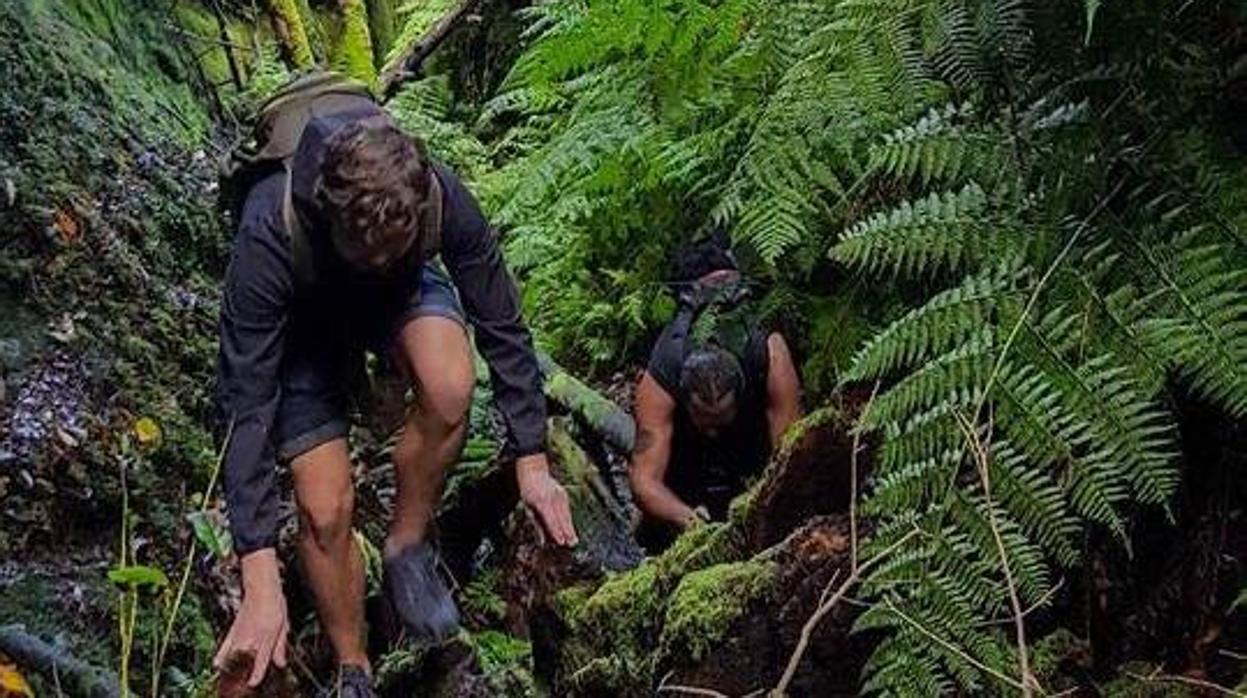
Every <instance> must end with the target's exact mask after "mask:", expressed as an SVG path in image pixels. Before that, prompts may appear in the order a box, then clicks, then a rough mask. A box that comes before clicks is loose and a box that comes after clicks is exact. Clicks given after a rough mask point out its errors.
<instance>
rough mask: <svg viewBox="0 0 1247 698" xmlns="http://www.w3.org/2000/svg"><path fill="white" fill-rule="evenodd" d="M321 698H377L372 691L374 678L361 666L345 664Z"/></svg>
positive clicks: (322, 692)
mask: <svg viewBox="0 0 1247 698" xmlns="http://www.w3.org/2000/svg"><path fill="white" fill-rule="evenodd" d="M320 695H321V698H377V694H376V693H374V692H373V690H372V677H370V676H369V675H368V672H366V671H364V668H363V667H361V666H356V665H354V664H343V665H342V666H341V667H340V668H339V669H338V676H337V678H336V679H335V681H334V682H333V684H331V685H330V686H328V687H327V688H325V690H323V691H321V694H320Z"/></svg>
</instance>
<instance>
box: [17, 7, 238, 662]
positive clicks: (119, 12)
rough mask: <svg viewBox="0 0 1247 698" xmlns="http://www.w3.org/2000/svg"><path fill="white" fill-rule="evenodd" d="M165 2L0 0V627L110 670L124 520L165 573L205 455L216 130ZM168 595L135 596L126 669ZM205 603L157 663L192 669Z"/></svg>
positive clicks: (139, 553) (204, 633)
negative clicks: (110, 575) (53, 643)
mask: <svg viewBox="0 0 1247 698" xmlns="http://www.w3.org/2000/svg"><path fill="white" fill-rule="evenodd" d="M165 7H167V4H165V3H145V2H133V1H130V0H75V1H67V2H55V3H46V2H29V1H26V0H3V1H2V2H0V84H3V85H4V88H3V90H0V502H2V504H0V622H3V623H9V622H20V623H24V624H25V625H26V626H27V629H28V630H29V631H30V632H32V633H34V634H37V635H39V636H40V637H43V638H45V639H47V640H52V639H54V638H56V639H58V640H59V642H61V643H63V644H64V645H65V647H66V649H68V650H69V651H70V652H72V653H74V654H76V655H77V656H79V657H80V658H82V659H86V660H90V661H91V662H93V663H95V664H97V665H99V666H104V667H116V666H117V655H118V650H119V647H118V646H117V644H116V641H115V638H114V636H115V635H116V634H117V633H116V631H117V616H116V611H117V600H118V592H117V591H115V590H114V589H113V588H110V586H109V585H108V582H107V578H106V576H105V573H106V571H107V570H108V569H109V567H110V566H112V565H115V564H116V563H117V560H118V557H117V555H118V550H119V541H120V538H121V533H122V526H123V524H122V519H123V517H122V512H123V511H124V512H125V514H126V516H128V518H127V519H126V521H127V523H128V533H129V535H128V539H129V542H128V547H129V550H130V553H129V555H128V557H129V560H128V562H130V563H132V564H144V565H151V566H153V567H156V568H160V569H164V570H166V571H168V572H169V576H170V577H173V576H174V575H173V570H174V561H175V560H178V559H180V558H181V556H182V555H183V552H184V549H185V544H186V542H187V533H188V529H187V526H185V525H183V524H182V522H183V519H184V515H185V514H186V513H187V511H188V510H189V509H191V508H192V507H193V506H194V498H193V493H195V492H197V491H201V490H203V488H204V487H205V486H206V484H207V482H208V476H209V472H210V469H211V466H212V463H213V460H214V458H213V444H212V439H211V437H210V435H209V433H208V431H207V425H208V419H207V418H208V415H209V401H208V391H209V390H210V378H211V371H212V362H213V358H214V345H213V330H214V326H215V315H216V306H215V303H216V302H215V289H214V284H213V282H212V281H211V279H212V278H213V277H214V276H216V275H218V274H219V272H220V269H221V268H222V267H223V263H224V253H225V244H224V243H225V241H224V239H223V237H222V235H221V233H220V228H219V226H218V224H217V219H216V217H215V214H214V212H213V209H212V201H213V196H212V195H211V189H212V187H213V186H214V181H215V180H214V171H213V167H212V165H211V159H212V151H211V144H210V136H211V133H212V121H211V119H210V116H209V114H208V112H207V111H206V108H205V106H204V105H202V104H201V103H200V102H199V101H198V99H197V97H196V93H197V88H196V87H195V85H196V80H197V79H198V76H197V73H196V72H195V71H190V70H188V69H187V65H186V63H185V62H184V61H183V59H182V57H181V54H180V53H179V52H178V51H177V50H175V48H174V47H172V46H170V42H171V40H172V37H173V35H172V34H170V33H169V32H167V31H166V30H165V28H164V27H165V26H166V24H167V23H168V22H169V20H170V17H169V16H168V15H167V14H166V12H165V9H164V8H165ZM143 418H147V419H148V420H150V422H148V421H143V422H142V425H143V426H146V427H149V428H148V429H146V430H144V429H140V430H139V432H135V429H134V427H135V425H136V423H139V420H141V419H143ZM153 425H154V426H155V430H154V431H153V430H152V429H151V428H150V427H151V426H153ZM123 482H124V485H123ZM168 601H169V599H168V597H167V596H162V595H145V596H143V597H142V598H140V600H139V613H138V615H137V618H138V626H137V628H136V629H135V632H134V635H135V637H136V643H137V646H136V648H135V649H136V652H135V660H136V661H135V665H136V666H144V667H146V666H149V664H147V663H146V660H148V659H150V656H151V652H153V651H154V646H153V645H154V641H153V637H154V636H155V634H156V631H157V628H158V625H159V623H160V613H159V609H162V608H165V607H166V606H167V603H168ZM207 613H208V609H206V608H203V607H202V605H201V603H200V602H199V600H198V597H197V596H196V595H194V594H189V595H187V597H186V599H185V600H184V602H183V604H182V607H181V612H180V614H179V616H178V619H177V624H178V627H179V631H178V632H177V633H176V634H174V636H173V637H172V641H171V646H170V650H169V657H170V659H171V660H172V661H170V662H169V665H171V666H174V665H175V666H177V667H179V668H180V669H179V670H180V671H183V672H188V673H194V672H198V671H200V670H202V669H203V668H204V666H205V662H206V660H207V658H208V657H209V655H208V651H209V649H210V648H211V646H212V643H213V637H212V636H213V631H212V628H211V626H210V625H209V623H208V622H207V619H206V614H207ZM140 662H141V663H140Z"/></svg>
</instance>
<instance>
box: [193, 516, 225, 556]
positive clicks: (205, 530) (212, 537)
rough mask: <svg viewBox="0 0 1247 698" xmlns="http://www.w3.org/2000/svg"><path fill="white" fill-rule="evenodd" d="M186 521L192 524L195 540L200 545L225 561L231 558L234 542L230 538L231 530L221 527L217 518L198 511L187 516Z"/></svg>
mask: <svg viewBox="0 0 1247 698" xmlns="http://www.w3.org/2000/svg"><path fill="white" fill-rule="evenodd" d="M186 520H187V521H189V522H190V524H191V530H193V531H194V532H195V538H196V539H197V540H198V541H199V544H200V545H202V546H203V547H204V548H205V549H207V551H208V552H210V553H212V555H213V556H214V557H216V558H217V559H218V560H224V559H225V558H227V557H229V556H230V552H231V551H232V550H233V547H234V540H233V538H232V537H231V536H230V533H229V529H227V528H226V527H225V526H223V525H221V522H220V521H218V520H217V519H216V517H214V516H212V515H211V514H210V513H208V512H205V511H196V512H192V513H190V514H187V515H186Z"/></svg>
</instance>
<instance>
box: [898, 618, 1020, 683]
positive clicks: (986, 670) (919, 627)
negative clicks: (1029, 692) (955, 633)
mask: <svg viewBox="0 0 1247 698" xmlns="http://www.w3.org/2000/svg"><path fill="white" fill-rule="evenodd" d="M883 603H884V605H885V606H887V608H888V611H889V612H890V613H894V614H896V616H897V617H898V618H900V619H901V620H903V621H905V622H906V623H909V624H910V625H911V626H913V628H914V629H915V630H917V631H918V632H920V633H922V634H923V635H925V636H926V637H927V638H928V639H930V640H933V641H934V642H935V643H936V644H938V645H942V646H943V647H944V649H947V650H948V651H949V652H952V653H953V654H955V655H957V656H958V657H961V658H962V659H964V660H965V661H966V662H968V663H969V664H971V665H972V666H974V667H975V668H976V669H978V670H979V671H981V672H983V673H985V674H988V675H990V676H994V677H996V678H997V679H999V680H1001V681H1003V682H1005V683H1007V684H1009V685H1010V686H1012V687H1014V688H1016V689H1018V690H1019V691H1021V690H1023V688H1022V684H1021V683H1020V682H1018V680H1017V679H1015V678H1012V677H1010V676H1005V675H1004V674H1002V673H1000V672H999V671H996V670H995V669H993V668H991V667H989V666H987V665H986V664H984V663H982V662H980V661H979V660H977V659H975V658H974V657H971V656H970V655H969V654H966V651H965V650H963V649H961V648H960V647H958V646H956V645H954V644H953V643H951V642H949V641H948V640H945V639H944V638H942V637H940V636H939V635H937V634H935V633H933V632H931V631H930V630H928V629H927V628H926V627H925V626H923V625H922V624H921V623H919V622H918V621H916V620H914V619H913V618H910V617H909V616H908V615H906V614H905V613H904V612H903V611H901V609H899V608H897V606H896V604H894V603H892V602H891V601H884V602H883Z"/></svg>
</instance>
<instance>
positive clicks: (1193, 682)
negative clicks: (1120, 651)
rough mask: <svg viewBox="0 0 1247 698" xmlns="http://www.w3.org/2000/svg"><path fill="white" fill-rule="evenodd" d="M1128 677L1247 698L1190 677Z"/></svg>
mask: <svg viewBox="0 0 1247 698" xmlns="http://www.w3.org/2000/svg"><path fill="white" fill-rule="evenodd" d="M1126 676H1129V677H1130V678H1132V679H1134V680H1136V681H1144V682H1147V683H1180V684H1185V685H1187V686H1196V687H1199V688H1203V689H1205V690H1209V691H1216V692H1217V693H1220V694H1222V695H1226V696H1235V697H1236V698H1247V693H1243V692H1242V691H1238V690H1235V689H1233V688H1226V687H1225V686H1220V685H1218V684H1215V683H1213V682H1211V681H1203V680H1201V679H1193V678H1191V677H1189V676H1176V675H1174V674H1161V673H1159V671H1158V672H1157V673H1153V674H1151V675H1150V676H1144V675H1142V674H1136V673H1134V672H1126Z"/></svg>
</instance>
